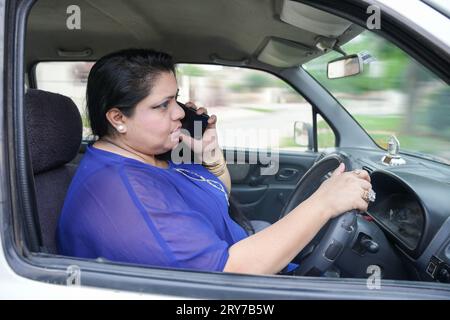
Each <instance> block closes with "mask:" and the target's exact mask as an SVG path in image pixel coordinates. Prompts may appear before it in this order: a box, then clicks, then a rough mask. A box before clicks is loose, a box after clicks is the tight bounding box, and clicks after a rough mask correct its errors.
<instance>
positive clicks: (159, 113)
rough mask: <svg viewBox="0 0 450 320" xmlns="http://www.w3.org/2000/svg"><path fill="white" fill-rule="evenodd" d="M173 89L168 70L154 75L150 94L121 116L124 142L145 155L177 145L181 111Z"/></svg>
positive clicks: (173, 81) (174, 88)
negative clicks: (129, 113)
mask: <svg viewBox="0 0 450 320" xmlns="http://www.w3.org/2000/svg"><path fill="white" fill-rule="evenodd" d="M177 92H178V85H177V80H176V78H175V76H174V74H173V73H172V72H163V73H161V74H160V75H159V76H158V77H157V78H156V80H155V84H154V86H153V88H152V90H151V94H150V95H148V96H147V97H146V98H144V99H143V100H141V101H140V102H139V103H138V104H137V105H136V109H135V111H134V113H133V115H132V116H131V117H126V118H125V120H124V121H125V126H126V128H127V130H126V133H125V134H124V136H123V138H124V140H125V141H126V143H127V145H129V146H130V147H132V148H133V149H134V150H136V151H139V152H141V153H144V154H147V155H157V154H162V153H164V152H167V151H169V150H172V149H173V148H174V147H175V146H177V144H178V143H179V138H180V128H181V119H183V118H184V115H185V113H184V110H183V109H182V108H181V107H180V106H179V105H178V103H176V96H177Z"/></svg>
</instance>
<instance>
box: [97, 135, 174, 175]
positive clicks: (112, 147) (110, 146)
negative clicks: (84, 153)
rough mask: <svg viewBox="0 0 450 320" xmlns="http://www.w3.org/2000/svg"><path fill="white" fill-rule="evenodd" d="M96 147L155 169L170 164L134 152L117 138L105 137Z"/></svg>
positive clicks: (151, 156)
mask: <svg viewBox="0 0 450 320" xmlns="http://www.w3.org/2000/svg"><path fill="white" fill-rule="evenodd" d="M94 147H95V148H99V149H102V150H106V151H109V152H113V153H116V154H119V155H121V156H124V157H127V158H131V159H134V160H138V161H141V162H144V163H147V164H150V165H152V166H155V167H160V168H167V167H168V164H167V162H166V161H161V160H158V159H156V157H155V156H153V155H146V154H143V153H141V152H138V151H135V150H133V148H131V147H130V146H128V145H127V144H126V143H124V142H123V141H120V140H119V139H117V138H113V137H107V136H104V137H102V138H100V139H99V140H98V141H96V142H95V143H94Z"/></svg>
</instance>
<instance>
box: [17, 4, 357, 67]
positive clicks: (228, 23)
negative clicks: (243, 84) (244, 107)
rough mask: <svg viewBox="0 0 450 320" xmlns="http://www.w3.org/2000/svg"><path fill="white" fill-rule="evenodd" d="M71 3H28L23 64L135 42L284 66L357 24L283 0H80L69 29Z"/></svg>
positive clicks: (187, 54) (179, 56)
mask: <svg viewBox="0 0 450 320" xmlns="http://www.w3.org/2000/svg"><path fill="white" fill-rule="evenodd" d="M71 3H73V1H58V2H55V1H52V0H40V1H37V3H36V4H35V5H34V6H33V8H32V10H31V12H30V15H29V19H28V25H27V38H26V55H25V59H26V64H27V66H28V67H29V66H30V65H32V64H34V63H35V62H37V61H43V60H51V61H55V60H96V59H98V58H99V57H101V56H103V55H105V54H107V53H109V52H112V51H116V50H119V49H123V48H132V47H134V48H153V49H157V50H161V51H166V52H168V53H170V54H172V55H173V56H174V58H175V60H176V61H177V62H190V63H219V64H227V62H229V63H230V64H233V63H234V64H245V65H248V66H252V65H260V64H261V63H265V64H269V65H272V66H275V67H281V68H285V67H290V66H294V65H301V64H303V63H305V62H307V61H309V60H311V59H313V58H315V57H317V56H319V55H321V54H323V53H324V52H322V51H320V50H319V49H318V48H317V47H316V43H317V41H318V39H319V37H322V38H325V39H334V40H336V41H337V42H338V44H340V45H341V44H344V43H346V42H348V41H349V40H350V39H352V38H354V37H355V36H356V35H358V34H359V33H361V32H362V30H363V29H362V28H361V27H359V26H357V25H354V24H352V23H350V22H348V21H346V20H343V19H341V18H338V17H336V16H333V15H330V14H328V13H324V12H322V11H318V10H317V9H313V8H311V7H307V6H305V5H303V4H300V3H297V2H293V1H287V0H276V1H273V0H208V1H204V0H182V1H175V0H151V1H149V0H128V1H121V0H108V1H100V0H84V1H78V2H77V5H78V7H79V9H80V14H81V15H80V29H74V30H69V29H68V27H67V25H66V22H67V19H68V18H70V16H71V11H69V13H67V12H68V7H69V6H70V5H71ZM292 21H293V22H294V23H292ZM296 21H300V22H301V23H300V25H299V24H297V25H294V24H296Z"/></svg>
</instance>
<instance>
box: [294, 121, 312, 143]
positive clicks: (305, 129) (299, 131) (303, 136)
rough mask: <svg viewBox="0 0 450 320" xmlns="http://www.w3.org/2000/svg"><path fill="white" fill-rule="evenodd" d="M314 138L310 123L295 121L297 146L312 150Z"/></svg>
mask: <svg viewBox="0 0 450 320" xmlns="http://www.w3.org/2000/svg"><path fill="white" fill-rule="evenodd" d="M313 138H314V135H313V129H312V126H311V125H310V124H309V123H306V122H303V121H295V123H294V141H295V144H296V145H298V146H302V147H306V148H307V150H312V149H313Z"/></svg>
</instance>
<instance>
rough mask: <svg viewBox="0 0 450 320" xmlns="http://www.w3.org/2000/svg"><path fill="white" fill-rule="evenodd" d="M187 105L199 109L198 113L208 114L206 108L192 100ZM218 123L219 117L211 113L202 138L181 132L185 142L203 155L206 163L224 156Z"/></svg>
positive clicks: (198, 153) (203, 160) (196, 152)
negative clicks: (219, 139) (219, 138)
mask: <svg viewBox="0 0 450 320" xmlns="http://www.w3.org/2000/svg"><path fill="white" fill-rule="evenodd" d="M186 106H188V107H192V108H194V109H197V114H198V115H200V114H208V111H207V110H206V108H202V107H201V108H197V107H196V106H195V104H193V103H192V102H188V103H186ZM216 123H217V117H216V116H215V115H211V116H210V117H209V119H208V126H207V127H206V130H205V132H204V133H203V136H202V139H201V140H197V139H194V138H192V137H191V136H189V135H186V134H184V133H181V136H182V139H183V143H185V144H186V145H187V146H188V147H189V148H190V149H191V150H192V151H193V152H194V153H195V154H196V155H198V156H200V155H201V156H202V162H203V163H206V164H210V163H215V162H217V161H219V160H221V158H222V157H223V154H222V151H221V150H220V147H219V142H218V138H217V130H216Z"/></svg>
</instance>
